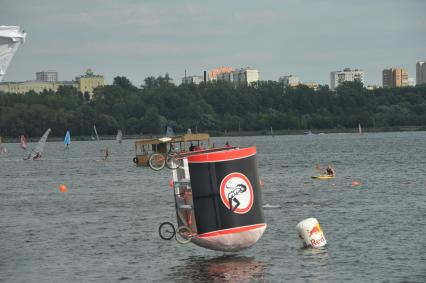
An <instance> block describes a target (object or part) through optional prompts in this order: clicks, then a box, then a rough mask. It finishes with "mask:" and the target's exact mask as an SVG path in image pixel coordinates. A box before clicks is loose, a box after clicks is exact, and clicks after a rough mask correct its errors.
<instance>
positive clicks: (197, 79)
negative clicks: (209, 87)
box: [182, 76, 204, 85]
mask: <svg viewBox="0 0 426 283" xmlns="http://www.w3.org/2000/svg"><path fill="white" fill-rule="evenodd" d="M203 81H204V78H203V77H201V76H186V77H183V78H182V83H183V84H196V85H198V84H200V83H202V82H203Z"/></svg>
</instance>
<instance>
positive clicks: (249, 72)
mask: <svg viewBox="0 0 426 283" xmlns="http://www.w3.org/2000/svg"><path fill="white" fill-rule="evenodd" d="M217 80H222V81H228V82H233V83H235V84H245V85H249V84H251V83H252V82H257V81H259V71H258V70H253V69H251V68H249V67H247V68H241V69H237V70H234V71H232V72H224V73H220V74H218V75H217Z"/></svg>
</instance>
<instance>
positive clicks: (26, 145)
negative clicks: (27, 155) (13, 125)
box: [20, 135, 28, 150]
mask: <svg viewBox="0 0 426 283" xmlns="http://www.w3.org/2000/svg"><path fill="white" fill-rule="evenodd" d="M20 139H21V144H20V146H21V148H22V149H23V150H27V147H28V142H27V138H26V137H25V136H24V135H21V137H20Z"/></svg>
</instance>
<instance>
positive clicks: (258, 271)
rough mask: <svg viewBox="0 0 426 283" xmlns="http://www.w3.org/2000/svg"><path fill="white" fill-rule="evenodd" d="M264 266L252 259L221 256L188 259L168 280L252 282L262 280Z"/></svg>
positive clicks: (239, 256) (174, 269)
mask: <svg viewBox="0 0 426 283" xmlns="http://www.w3.org/2000/svg"><path fill="white" fill-rule="evenodd" d="M264 271H265V264H264V263H263V262H260V261H256V260H255V259H254V257H247V256H241V255H223V256H220V257H214V258H208V257H200V256H197V257H189V258H187V259H186V260H184V263H183V265H180V266H176V267H174V268H173V269H172V273H171V274H169V277H170V279H173V280H176V279H178V281H180V280H182V281H183V282H188V281H194V282H222V281H229V282H252V281H259V280H262V279H264Z"/></svg>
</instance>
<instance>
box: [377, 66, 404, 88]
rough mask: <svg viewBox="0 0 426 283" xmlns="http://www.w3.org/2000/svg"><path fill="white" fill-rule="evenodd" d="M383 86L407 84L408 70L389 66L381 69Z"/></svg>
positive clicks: (402, 85)
mask: <svg viewBox="0 0 426 283" xmlns="http://www.w3.org/2000/svg"><path fill="white" fill-rule="evenodd" d="M382 82H383V87H405V86H408V71H407V69H403V68H390V69H384V70H383V71H382Z"/></svg>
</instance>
